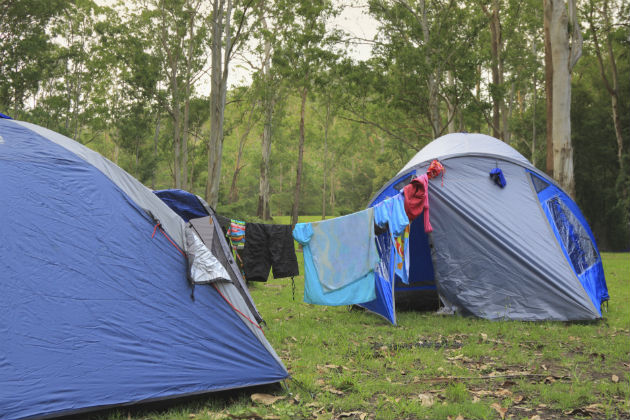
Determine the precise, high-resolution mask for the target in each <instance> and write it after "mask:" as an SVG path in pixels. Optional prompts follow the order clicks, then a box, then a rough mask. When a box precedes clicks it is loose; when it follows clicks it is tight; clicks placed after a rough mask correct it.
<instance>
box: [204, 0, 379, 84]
mask: <svg viewBox="0 0 630 420" xmlns="http://www.w3.org/2000/svg"><path fill="white" fill-rule="evenodd" d="M335 3H336V4H337V5H339V6H340V7H341V8H342V12H341V13H340V14H339V16H337V17H336V18H335V19H334V20H333V21H332V22H331V25H332V27H333V28H336V29H342V30H343V31H344V32H346V33H348V34H349V35H350V36H351V37H352V38H354V39H355V42H354V43H353V44H352V45H351V48H350V53H349V55H350V57H352V58H353V59H355V60H366V59H368V58H370V56H371V49H372V47H371V45H369V42H365V41H361V40H371V39H373V38H374V36H375V35H376V31H377V21H376V20H375V19H374V18H372V17H371V16H369V14H368V13H367V1H366V0H354V1H353V0H336V1H335ZM245 67H247V66H246V65H245V64H244V63H243V62H240V61H238V60H234V61H233V62H232V63H231V66H230V75H229V76H228V83H229V85H230V87H234V86H239V85H241V86H242V85H247V84H249V83H250V82H251V76H250V73H251V72H250V70H248V69H247V68H245ZM208 78H209V76H208ZM204 79H205V78H204ZM201 82H202V83H201V86H200V90H201V91H202V92H203V91H205V84H206V83H208V82H206V81H205V80H202V81H201ZM207 90H208V92H209V88H208V89H207ZM200 93H201V92H200Z"/></svg>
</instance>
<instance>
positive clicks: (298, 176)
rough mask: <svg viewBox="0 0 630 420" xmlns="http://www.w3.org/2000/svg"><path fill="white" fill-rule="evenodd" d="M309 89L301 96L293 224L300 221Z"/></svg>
mask: <svg viewBox="0 0 630 420" xmlns="http://www.w3.org/2000/svg"><path fill="white" fill-rule="evenodd" d="M307 93H308V89H307V88H306V87H304V88H302V92H300V96H301V98H302V105H301V107H300V146H299V151H298V161H297V172H296V178H295V191H294V193H293V207H292V209H291V225H293V226H295V225H296V223H297V221H298V212H299V209H300V189H301V188H302V161H303V160H304V112H305V110H306V94H307Z"/></svg>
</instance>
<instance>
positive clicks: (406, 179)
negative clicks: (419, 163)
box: [394, 172, 414, 191]
mask: <svg viewBox="0 0 630 420" xmlns="http://www.w3.org/2000/svg"><path fill="white" fill-rule="evenodd" d="M413 176H414V173H413V172H412V173H411V174H409V176H406V177H404V178H403V179H401V180H400V181H398V182H397V183H396V185H394V189H395V190H396V191H402V189H403V188H405V187H406V186H407V184H409V183H410V182H411V180H412V179H413Z"/></svg>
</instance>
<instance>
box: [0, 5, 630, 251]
mask: <svg viewBox="0 0 630 420" xmlns="http://www.w3.org/2000/svg"><path fill="white" fill-rule="evenodd" d="M496 4H497V6H498V13H499V18H500V22H501V36H502V48H501V49H500V57H499V58H500V59H501V60H502V63H503V73H504V82H503V83H501V84H497V85H493V84H492V83H490V70H491V65H492V62H493V61H492V60H493V58H492V56H491V49H490V40H491V37H490V29H489V19H490V15H489V14H487V13H485V12H484V10H483V7H484V6H485V7H486V9H490V8H491V5H490V3H489V2H483V3H478V2H477V3H475V2H470V1H464V2H460V3H457V2H442V1H433V0H423V1H413V2H411V1H410V2H406V1H405V2H403V1H400V2H399V1H396V2H390V1H384V0H371V1H370V2H368V5H367V8H366V9H365V12H367V13H369V14H370V16H371V17H372V18H373V19H374V25H375V26H376V27H377V34H376V36H375V38H374V40H373V43H372V45H373V49H372V57H371V58H369V59H367V60H365V61H357V60H356V59H353V58H352V55H350V54H349V53H348V51H349V43H350V42H351V41H352V39H350V35H348V34H344V33H343V32H341V31H340V30H338V29H333V28H332V26H331V25H330V22H331V21H332V20H333V19H334V18H336V17H337V16H338V14H339V12H340V11H341V9H340V8H338V7H337V4H336V3H331V2H330V1H327V0H326V1H324V0H322V1H316V2H310V3H309V2H306V3H305V2H298V3H295V2H289V1H285V0H275V1H273V2H262V3H257V2H253V3H252V2H248V1H244V2H241V1H236V2H234V4H233V6H234V9H233V11H234V15H233V19H232V23H234V24H235V25H237V26H235V27H234V29H235V33H234V34H235V36H236V35H237V34H238V40H237V41H236V42H237V45H235V46H234V50H232V57H233V56H234V52H235V51H236V50H237V49H239V48H240V49H241V51H245V54H244V56H245V57H246V58H247V60H246V61H247V62H248V64H251V65H252V68H253V70H252V81H251V83H248V82H246V85H245V86H240V87H234V86H233V87H231V89H230V91H229V92H228V94H227V106H226V110H225V124H224V129H225V133H224V143H223V146H224V153H223V157H222V167H223V170H222V174H221V179H220V188H219V203H218V207H219V208H225V210H226V211H228V212H231V211H234V212H236V213H237V214H239V215H243V216H253V215H255V214H257V211H258V195H259V194H260V187H259V184H260V178H261V160H262V159H261V147H260V145H261V143H260V139H261V138H262V135H263V129H264V126H265V124H268V127H271V129H270V132H271V139H272V141H271V155H270V156H271V157H270V166H269V184H270V197H269V198H270V208H271V213H272V215H273V216H277V215H285V214H288V213H289V212H290V211H291V209H292V206H293V204H294V203H293V201H294V196H293V190H294V188H295V184H296V172H297V163H296V161H297V154H298V153H297V149H298V144H299V137H300V131H299V121H300V112H301V109H300V97H299V93H300V89H303V88H307V89H308V92H309V95H308V100H307V103H306V108H305V145H304V159H305V161H304V164H303V167H304V172H303V179H302V185H301V187H300V195H299V197H300V203H301V205H300V213H301V214H317V213H322V210H323V208H325V210H326V215H327V216H330V215H340V214H347V213H349V212H353V211H356V210H359V209H361V208H363V207H365V205H366V204H367V202H368V201H369V199H370V198H371V197H372V195H373V194H374V193H375V192H376V191H378V190H379V189H380V188H381V186H382V185H383V184H384V183H385V182H387V181H388V180H389V179H391V177H392V176H393V175H394V174H395V173H397V171H398V170H399V169H400V168H401V167H402V166H403V165H404V164H405V163H406V162H407V161H408V160H409V159H410V158H411V157H412V156H413V155H414V154H415V153H416V152H417V151H418V150H419V149H420V148H421V147H422V146H424V145H426V144H427V143H428V142H429V141H431V140H432V139H433V138H434V137H435V136H437V135H439V134H445V133H446V132H448V131H460V130H461V131H468V132H482V133H491V132H492V129H491V126H490V122H491V117H492V116H491V114H492V112H493V110H492V107H493V103H494V101H496V100H499V99H501V100H503V101H505V102H506V112H508V113H509V115H508V117H509V118H508V127H509V131H510V135H511V145H512V146H513V147H515V148H516V149H517V150H519V151H520V152H521V153H522V154H523V155H524V156H526V157H527V158H529V159H531V160H532V161H533V162H534V163H535V165H536V166H537V167H539V168H543V167H544V166H545V158H546V154H547V150H546V139H545V136H546V132H545V130H546V121H545V118H546V113H545V91H544V84H543V70H544V69H543V52H544V47H543V44H542V40H543V34H542V10H541V9H540V4H539V2H537V1H535V0H527V1H516V0H502V1H499V2H497V3H496ZM608 4H609V6H610V10H611V14H613V15H614V16H618V19H619V22H624V21H627V20H628V19H627V18H628V16H629V14H630V7H628V6H627V5H624V4H623V3H622V2H619V1H614V0H608ZM197 6H199V8H198V9H195V7H197ZM206 6H207V5H206ZM206 6H204V5H203V2H202V3H199V4H198V3H197V1H196V0H168V1H157V0H151V1H147V2H140V1H139V0H134V1H132V2H119V3H118V4H115V5H113V6H111V7H110V6H99V5H98V4H97V3H95V2H93V1H91V0H81V1H74V2H70V1H61V0H56V1H49V2H41V1H32V0H7V1H4V2H2V5H1V6H0V18H1V19H0V33H2V34H3V35H2V37H1V38H0V75H2V77H0V108H1V109H0V112H4V113H7V114H9V115H11V114H13V116H14V117H17V118H21V119H25V120H28V121H30V122H34V123H38V124H41V125H43V126H45V127H48V128H50V129H53V130H55V131H58V132H60V133H62V134H65V135H68V136H70V137H72V138H74V139H75V140H77V141H79V142H81V143H83V144H86V145H88V147H91V148H93V149H94V150H96V151H98V152H100V153H102V154H103V155H105V156H106V157H107V158H109V159H112V160H113V161H115V162H116V163H118V164H119V165H120V166H122V167H123V168H124V169H126V170H127V171H129V172H130V173H132V174H134V175H135V176H137V177H139V178H140V179H141V180H142V181H143V182H145V183H146V184H149V185H150V186H151V187H154V188H169V187H175V173H176V165H175V148H176V144H177V139H176V137H177V135H176V133H178V132H179V133H180V135H179V141H180V143H181V142H182V141H183V138H184V133H185V134H187V136H188V137H187V140H186V145H187V147H188V158H187V159H185V158H183V157H180V162H178V163H180V164H181V166H183V161H184V160H187V172H186V174H187V178H188V183H187V185H186V188H188V189H189V190H191V191H193V192H195V193H197V194H200V195H204V191H205V186H206V184H207V181H208V179H207V178H208V174H207V171H208V143H209V138H210V133H211V127H210V111H211V110H210V104H209V101H208V99H207V95H208V93H209V89H208V86H207V84H206V85H204V84H201V83H196V84H194V85H192V86H191V89H190V90H187V88H186V86H188V81H191V80H194V81H198V80H202V79H203V76H202V75H203V72H204V71H205V70H207V68H208V64H209V56H208V53H209V45H210V41H211V37H210V34H209V32H208V22H209V13H210V9H211V8H210V7H206ZM591 7H592V8H593V13H594V14H595V15H594V16H593V19H594V22H595V25H594V26H593V28H591V27H587V25H582V27H583V32H584V38H585V44H584V50H583V56H582V58H581V59H580V61H579V62H578V64H577V66H576V67H575V69H574V71H573V96H572V98H573V101H572V104H571V109H572V126H573V128H572V135H573V145H574V162H575V179H576V197H575V198H576V200H577V202H578V204H579V205H580V207H581V209H582V210H583V212H584V214H585V216H586V218H587V220H588V221H589V222H590V225H591V227H592V229H593V231H594V233H595V236H596V238H597V242H598V245H599V247H600V248H601V249H611V250H621V249H629V247H630V232H629V230H630V228H629V226H628V220H629V219H630V171H628V170H627V168H629V167H630V154H629V151H630V144H629V141H630V140H629V139H630V101H629V99H628V95H624V94H623V93H625V92H629V91H630V78H629V77H628V74H630V65H629V60H628V51H630V48H629V44H628V42H629V41H628V39H629V38H628V29H627V26H623V25H617V26H615V25H612V26H610V25H607V24H606V19H605V16H604V15H603V0H592V1H590V2H588V4H585V5H584V7H583V8H581V9H580V11H579V13H580V16H579V18H580V19H582V21H585V20H586V17H587V13H588V12H589V10H590V8H591ZM195 13H198V15H195ZM193 15H194V16H197V18H198V19H197V20H195V22H196V23H195V24H194V25H192V26H191V20H190V19H191V17H192V16H193ZM624 19H625V20H624ZM239 22H240V23H242V26H240V24H239ZM238 28H240V29H238ZM454 28H457V30H454ZM604 29H605V30H604ZM191 30H192V31H191ZM593 30H597V31H598V32H597V33H598V34H600V44H601V46H602V48H604V46H605V45H607V44H606V43H607V42H608V41H609V40H610V45H611V48H612V51H613V54H614V56H615V57H616V63H617V69H618V74H619V89H618V90H619V92H620V94H619V115H620V117H621V129H622V130H621V131H622V136H623V139H624V153H623V156H622V161H623V162H626V163H625V165H624V168H625V169H621V168H620V166H619V162H618V159H617V156H616V153H617V150H618V149H617V145H616V142H615V131H614V126H613V123H612V117H611V105H610V102H611V101H610V95H609V93H608V91H607V88H606V85H605V83H604V82H603V80H602V75H601V71H600V69H599V65H598V62H597V59H596V54H595V49H594V37H593V35H594V32H593ZM238 31H240V32H238ZM236 39H237V38H235V40H236ZM246 40H248V43H245V41H246ZM607 48H608V47H607V46H606V47H605V49H607ZM605 52H606V51H605ZM267 54H269V56H270V57H272V59H271V61H265V57H266V55H267ZM606 54H607V52H606ZM241 65H242V66H244V65H245V64H243V63H241ZM231 72H232V70H231ZM603 73H604V74H605V75H606V76H607V77H608V79H609V80H610V77H611V74H612V73H611V68H610V64H609V63H608V62H607V61H606V60H605V62H604V68H603ZM230 74H231V73H230ZM206 83H207V82H206ZM432 86H433V88H432ZM534 87H535V88H534ZM432 89H434V90H432ZM186 103H188V105H189V111H190V113H189V123H188V125H186V123H185V121H184V119H183V113H184V110H185V109H186ZM272 105H273V106H272ZM250 109H253V112H252V119H251V121H252V123H251V125H252V126H251V127H250V128H246V127H247V125H248V124H250V123H249V121H250V119H249V118H248V115H249V113H248V112H249V110H250ZM270 109H271V111H270V114H269V115H267V114H266V112H267V110H270ZM434 111H436V112H437V117H436V116H435V115H434V114H433V112H434ZM177 112H179V114H180V117H178V118H175V114H176V113H177ZM269 116H270V117H269ZM268 117H269V118H268ZM449 120H450V122H451V124H450V125H449ZM436 129H437V131H436ZM178 130H179V131H178ZM247 130H249V131H248V132H247V134H245V132H246V131H247ZM243 136H244V137H243ZM534 140H535V144H533V142H534ZM241 142H243V149H242V156H241V160H240V163H239V167H236V161H237V157H238V153H239V147H240V144H241ZM180 146H181V145H180ZM182 147H183V146H181V147H180V150H182ZM179 171H180V172H182V171H183V169H182V168H181V167H180V169H179ZM232 179H235V180H236V182H235V189H234V191H232ZM324 187H325V190H324ZM235 193H236V196H238V200H236V202H231V201H234V198H233V197H234V194H235ZM231 194H232V198H231Z"/></svg>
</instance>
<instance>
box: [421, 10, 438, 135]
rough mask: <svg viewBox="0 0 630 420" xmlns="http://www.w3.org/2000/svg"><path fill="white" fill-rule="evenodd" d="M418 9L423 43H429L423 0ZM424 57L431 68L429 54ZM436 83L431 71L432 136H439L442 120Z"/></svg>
mask: <svg viewBox="0 0 630 420" xmlns="http://www.w3.org/2000/svg"><path fill="white" fill-rule="evenodd" d="M420 10H421V13H422V20H421V21H420V24H421V26H422V36H423V39H424V43H425V45H429V42H430V38H431V31H430V29H429V20H428V18H427V10H426V3H425V0H421V1H420ZM425 59H426V61H427V64H428V68H433V67H434V66H433V65H432V63H431V62H430V60H431V57H430V54H427V55H426V58H425ZM438 84H439V81H438V77H437V75H436V74H435V73H434V72H433V71H432V72H431V73H430V74H429V75H428V77H427V88H428V90H429V121H430V123H431V131H432V134H433V138H437V137H439V135H440V134H441V132H442V124H441V123H442V122H441V120H440V101H439V97H438Z"/></svg>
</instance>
